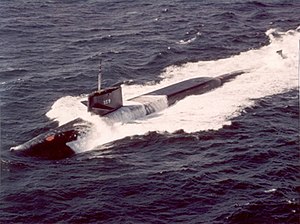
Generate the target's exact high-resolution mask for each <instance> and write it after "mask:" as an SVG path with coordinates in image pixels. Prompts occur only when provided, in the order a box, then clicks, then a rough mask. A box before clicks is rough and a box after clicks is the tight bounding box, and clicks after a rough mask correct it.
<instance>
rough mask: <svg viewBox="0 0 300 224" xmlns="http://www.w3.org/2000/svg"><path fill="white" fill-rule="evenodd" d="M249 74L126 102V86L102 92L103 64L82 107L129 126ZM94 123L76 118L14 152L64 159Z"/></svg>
mask: <svg viewBox="0 0 300 224" xmlns="http://www.w3.org/2000/svg"><path fill="white" fill-rule="evenodd" d="M243 73H245V72H244V71H234V72H231V73H226V74H223V75H220V76H217V77H197V78H192V79H187V80H184V81H181V82H178V83H175V84H172V85H169V86H167V87H164V88H160V89H157V90H154V91H152V92H148V93H145V94H142V95H140V96H136V97H134V98H131V99H128V100H126V103H125V102H123V96H122V86H121V85H114V86H111V87H107V88H104V89H102V88H101V78H102V74H101V63H100V71H99V74H98V90H97V91H94V92H92V93H90V94H89V95H88V97H87V101H82V103H83V104H84V105H85V106H86V107H87V111H88V112H90V113H91V114H93V115H98V116H101V117H103V118H104V119H105V120H106V121H107V122H123V123H126V122H129V121H133V120H136V119H141V118H144V117H147V116H148V115H150V114H154V113H157V112H159V111H162V110H164V109H166V108H168V107H170V106H172V105H174V104H176V102H178V101H180V100H182V99H184V98H185V97H187V96H191V95H200V94H204V93H207V92H209V91H211V90H213V89H215V88H218V87H221V86H222V85H223V84H224V83H226V82H229V81H231V80H232V79H234V78H235V77H237V76H239V75H241V74H243ZM91 125H92V124H91V123H90V122H88V121H85V120H83V119H81V118H76V119H75V120H72V121H70V122H68V123H66V124H64V125H61V126H58V127H57V128H54V129H51V130H49V131H48V132H46V133H42V134H40V135H38V136H36V137H34V138H33V139H31V140H29V141H27V142H25V143H24V144H21V145H18V146H15V147H11V151H14V152H16V153H19V154H22V155H28V156H35V157H42V158H46V159H63V158H67V157H70V156H72V155H73V154H74V153H75V152H74V151H73V150H72V148H71V147H70V146H69V144H70V143H71V142H73V141H76V140H77V139H78V138H79V137H80V136H83V135H85V134H86V133H88V132H89V131H90V128H91Z"/></svg>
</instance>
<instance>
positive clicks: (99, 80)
mask: <svg viewBox="0 0 300 224" xmlns="http://www.w3.org/2000/svg"><path fill="white" fill-rule="evenodd" d="M101 81H102V59H100V63H99V73H98V91H100V90H101Z"/></svg>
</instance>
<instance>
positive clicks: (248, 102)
mask: <svg viewBox="0 0 300 224" xmlns="http://www.w3.org/2000/svg"><path fill="white" fill-rule="evenodd" d="M266 35H267V36H268V37H269V42H270V43H269V45H267V46H263V47H261V48H259V49H250V50H249V51H246V52H242V53H240V54H238V55H235V56H231V57H229V58H225V59H219V60H212V61H198V62H189V63H186V64H183V65H180V66H170V67H167V68H166V69H165V71H164V72H163V73H162V74H161V79H162V81H161V82H160V83H156V84H154V85H123V94H124V96H123V98H124V99H129V98H132V97H134V96H137V95H140V94H142V93H145V92H149V91H150V90H154V89H158V88H162V87H164V86H167V85H170V84H173V83H176V82H179V81H182V80H185V79H190V78H194V77H200V76H206V77H214V76H217V75H220V74H224V73H228V72H232V71H234V70H247V71H248V73H246V74H244V75H242V76H239V77H237V78H236V79H235V80H234V81H232V82H230V83H227V84H225V85H224V86H223V87H222V88H219V89H216V90H214V91H211V92H209V93H207V94H204V95H198V96H190V97H187V98H186V99H184V100H182V101H180V102H178V103H177V104H176V105H174V106H172V107H171V108H168V109H166V110H164V111H162V112H160V113H158V114H156V116H152V117H147V118H146V119H140V120H137V121H136V122H134V123H122V122H117V123H114V124H111V123H109V122H107V121H106V120H105V119H103V118H100V117H98V116H95V115H90V114H89V113H88V112H86V108H85V107H84V106H83V105H82V104H81V103H80V101H81V100H82V99H83V98H84V96H83V97H71V96H66V97H63V98H61V99H59V100H58V101H56V102H55V103H54V104H53V106H52V108H51V110H50V111H49V112H48V113H47V116H48V117H49V118H50V119H55V120H57V121H58V122H59V123H60V124H63V123H66V122H68V121H70V120H73V119H75V118H77V117H81V118H83V119H85V120H88V121H90V122H91V123H93V126H94V127H93V128H94V129H93V131H92V132H91V133H90V135H87V136H85V137H84V139H80V140H79V141H77V142H75V143H74V144H73V146H74V145H76V144H77V146H74V147H75V148H76V151H77V152H82V151H87V150H91V149H93V148H95V147H98V146H100V145H102V144H105V143H108V142H112V141H114V140H117V139H121V138H124V137H126V136H132V135H142V134H145V133H147V132H149V131H158V132H165V131H167V132H175V131H176V130H181V129H182V130H184V131H185V132H188V133H191V132H197V131H206V130H218V129H220V128H222V127H223V126H224V125H230V124H231V121H230V119H231V118H233V117H235V116H238V115H239V114H241V113H242V112H243V111H244V109H245V108H246V107H251V106H253V105H254V104H255V100H253V99H259V98H262V97H265V96H270V95H274V94H278V93H282V92H286V91H288V90H290V89H293V88H297V87H298V76H297V69H298V56H299V53H298V51H299V50H298V49H299V48H298V41H299V38H300V33H299V27H298V28H297V29H296V30H290V31H287V32H280V31H278V30H276V29H270V30H268V31H267V32H266ZM279 52H281V53H279Z"/></svg>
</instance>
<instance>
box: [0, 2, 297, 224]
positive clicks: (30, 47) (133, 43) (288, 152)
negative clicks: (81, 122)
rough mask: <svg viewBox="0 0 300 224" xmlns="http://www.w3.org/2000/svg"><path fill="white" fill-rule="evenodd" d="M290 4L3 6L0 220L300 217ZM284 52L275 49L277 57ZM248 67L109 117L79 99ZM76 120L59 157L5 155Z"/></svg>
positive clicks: (201, 220) (126, 92)
mask: <svg viewBox="0 0 300 224" xmlns="http://www.w3.org/2000/svg"><path fill="white" fill-rule="evenodd" d="M299 11H300V3H298V1H292V0H290V1H288V0H287V1H284V0H278V1H237V0H236V1H234V0H232V1H219V2H218V3H216V2H215V1H180V0H176V1H170V0H163V1H159V2H157V1H129V0H125V1H106V0H101V1H100V0H99V1H98V0H93V1H92V0H90V1H80V0H72V1H64V2H62V1H50V0H49V1H43V2H40V1H33V0H26V1H15V0H13V1H5V0H3V1H1V2H0V20H1V23H0V39H1V42H0V44H1V46H0V62H1V66H0V91H1V102H0V103H1V149H2V150H1V212H0V214H1V215H0V222H1V223H2V222H3V223H56V222H62V223H64V222H66V223H97V222H99V223H126V222H127V223H141V222H144V223H174V222H178V223H298V222H299V191H300V186H299V178H300V177H299V81H298V80H299V75H298V74H299V39H300V34H299V25H300V24H299V21H300V16H299V15H300V14H299ZM280 50H282V55H280V54H278V53H277V51H280ZM99 57H101V58H102V59H103V73H104V76H105V81H104V86H109V85H112V84H114V83H117V82H120V81H126V83H127V84H125V85H124V88H123V91H124V98H125V99H128V98H130V97H133V96H135V95H138V94H141V93H144V92H148V91H149V90H153V89H157V88H160V87H163V86H166V85H169V84H172V83H175V82H177V81H181V80H184V79H188V78H193V77H198V76H209V77H211V76H217V75H220V74H223V73H226V72H232V71H235V70H247V73H246V74H244V75H242V76H239V77H238V78H236V79H235V80H234V81H232V82H230V83H226V85H224V86H223V87H222V88H219V89H216V90H214V91H212V92H209V93H207V94H205V95H201V96H191V97H188V98H186V99H185V100H183V101H181V102H179V103H177V104H176V105H175V106H173V107H171V108H169V109H166V110H164V111H163V112H161V113H159V114H158V115H157V116H152V117H150V118H147V119H143V120H138V121H137V122H134V123H129V124H115V125H108V124H106V123H104V122H103V120H101V119H100V118H96V117H94V116H90V115H89V114H88V113H87V112H86V110H85V108H84V106H83V105H82V104H81V103H80V100H81V99H83V98H85V97H86V94H87V93H89V92H90V91H92V90H94V89H96V86H97V83H96V77H97V70H98V68H97V67H98V59H99ZM76 117H81V118H84V119H88V120H89V121H91V122H92V123H93V126H94V131H93V133H92V134H90V135H88V136H85V138H83V139H80V140H79V141H76V142H74V143H73V145H72V147H73V148H74V150H75V151H76V154H75V155H74V156H72V157H70V158H67V159H63V160H45V159H41V158H38V157H29V156H20V155H16V154H15V153H13V152H10V151H9V149H10V147H11V146H15V145H18V144H21V143H23V142H25V141H27V140H29V139H31V138H33V137H34V136H36V135H38V134H40V133H42V132H45V131H46V130H49V129H50V128H53V127H56V126H57V124H58V123H59V124H63V123H65V122H67V121H70V120H72V119H74V118H76Z"/></svg>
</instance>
